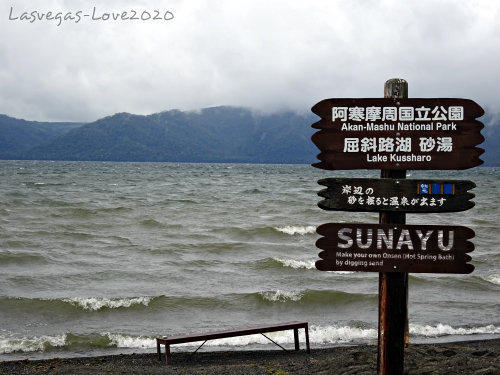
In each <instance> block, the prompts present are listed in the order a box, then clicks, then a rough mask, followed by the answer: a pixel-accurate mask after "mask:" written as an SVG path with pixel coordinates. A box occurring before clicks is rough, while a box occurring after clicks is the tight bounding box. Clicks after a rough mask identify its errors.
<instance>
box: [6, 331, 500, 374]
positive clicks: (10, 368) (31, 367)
mask: <svg viewBox="0 0 500 375" xmlns="http://www.w3.org/2000/svg"><path fill="white" fill-rule="evenodd" d="M162 359H163V358H162ZM172 359H173V365H171V366H166V365H165V362H164V361H163V360H162V362H160V361H158V359H157V358H156V353H155V352H154V350H152V351H151V352H149V353H141V354H117V355H105V356H97V357H73V358H52V359H43V360H28V359H25V360H17V361H4V362H0V375H7V374H8V375H10V374H16V375H17V374H26V375H30V374H61V375H62V374H129V373H130V374H204V375H210V374H231V375H232V374H235V375H243V374H270V375H292V374H304V375H305V374H374V373H376V361H377V347H376V345H357V346H338V347H331V348H321V349H315V348H314V347H313V348H312V349H311V354H310V355H308V354H307V353H306V352H305V350H300V351H299V352H295V351H288V352H284V351H282V350H248V351H244V350H243V351H241V350H240V351H236V350H234V351H206V352H198V353H196V354H195V355H194V356H193V355H191V353H189V352H174V353H173V356H172ZM405 369H406V371H407V373H408V374H474V375H498V374H500V338H495V339H485V340H475V341H455V342H447V343H433V344H410V346H409V348H407V349H406V351H405Z"/></svg>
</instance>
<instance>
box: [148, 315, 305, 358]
mask: <svg viewBox="0 0 500 375" xmlns="http://www.w3.org/2000/svg"><path fill="white" fill-rule="evenodd" d="M302 328H303V329H304V331H305V336H306V337H305V338H306V350H307V353H309V352H310V348H309V325H308V323H307V322H287V323H279V324H267V325H261V326H254V327H249V328H240V329H232V330H226V331H216V332H206V333H199V334H189V335H175V336H165V337H159V338H157V339H156V350H157V354H158V359H160V360H161V348H160V345H165V354H166V356H165V357H166V362H167V364H170V363H171V354H170V345H173V344H182V343H187V342H197V341H207V340H215V339H222V338H226V337H237V336H246V335H254V334H259V333H261V334H262V333H264V332H266V333H267V332H277V331H286V330H289V329H293V336H294V342H295V350H299V334H298V330H299V329H302ZM266 337H267V336H266ZM271 341H272V340H271ZM273 342H274V341H273ZM275 344H276V343H275ZM277 345H278V344H277ZM202 346H203V344H202Z"/></svg>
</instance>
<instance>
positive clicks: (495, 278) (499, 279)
mask: <svg viewBox="0 0 500 375" xmlns="http://www.w3.org/2000/svg"><path fill="white" fill-rule="evenodd" d="M485 280H486V281H489V282H490V283H492V284H496V285H500V274H498V273H495V274H493V275H489V276H487V277H485Z"/></svg>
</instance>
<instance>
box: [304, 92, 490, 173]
mask: <svg viewBox="0 0 500 375" xmlns="http://www.w3.org/2000/svg"><path fill="white" fill-rule="evenodd" d="M312 111H313V112H314V113H315V114H317V115H319V116H320V117H321V120H320V121H318V122H317V123H315V124H313V127H314V128H318V129H321V130H320V131H319V132H317V133H315V134H314V135H313V136H312V141H313V142H314V144H315V145H316V146H317V147H318V148H319V149H320V151H321V153H320V154H319V155H318V159H319V160H320V162H319V163H316V164H313V166H315V167H317V168H322V169H385V170H389V169H394V170H405V169H467V168H472V167H475V166H478V165H480V164H482V160H480V159H479V156H480V155H481V154H482V153H483V152H484V150H483V149H481V148H478V147H476V146H477V145H479V144H480V143H482V142H483V141H484V137H483V136H482V135H481V133H480V131H481V129H482V128H483V127H484V125H483V124H482V123H481V122H479V121H477V120H475V118H477V117H479V116H482V115H483V114H484V111H483V109H482V108H481V107H480V106H479V105H477V104H476V103H475V102H473V101H471V100H467V99H452V98H445V99H439V98H437V99H392V98H380V99H377V98H372V99H326V100H323V101H321V102H319V103H318V104H316V105H315V106H314V107H313V108H312Z"/></svg>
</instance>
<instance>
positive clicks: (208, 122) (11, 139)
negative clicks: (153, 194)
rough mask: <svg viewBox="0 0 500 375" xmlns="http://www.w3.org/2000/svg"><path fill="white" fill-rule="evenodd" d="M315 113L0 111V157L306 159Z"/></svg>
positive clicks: (494, 147)
mask: <svg viewBox="0 0 500 375" xmlns="http://www.w3.org/2000/svg"><path fill="white" fill-rule="evenodd" d="M317 119H318V118H317V117H316V116H315V115H314V114H312V113H308V114H297V113H295V112H292V111H282V112H276V113H270V114H265V113H258V112H255V111H252V110H251V109H248V108H244V107H232V106H218V107H209V108H203V109H201V110H198V111H181V110H177V109H172V110H167V111H162V112H158V113H153V114H149V115H136V114H132V113H128V112H120V113H115V114H114V115H110V116H106V117H103V118H100V119H98V120H96V121H93V122H90V123H73V122H60V123H59V122H57V123H56V122H52V123H51V122H36V121H26V120H22V119H15V118H12V117H8V116H6V115H0V159H25V160H75V161H156V162H227V163H308V164H309V163H313V162H316V155H317V154H318V152H319V150H318V149H317V148H316V147H315V146H314V144H313V143H312V142H311V140H310V137H311V135H312V134H313V133H314V132H315V130H314V129H312V128H311V124H312V123H314V122H316V121H317ZM483 121H484V122H485V123H492V118H488V117H487V116H485V119H483ZM499 130H500V126H499V125H498V124H496V125H494V126H491V125H490V126H487V127H485V129H484V130H483V134H484V135H485V138H486V142H485V143H483V144H482V145H481V147H484V148H485V149H486V153H485V154H484V155H483V157H482V159H483V160H485V164H484V165H485V166H486V165H490V166H491V165H497V166H498V165H500V131H499Z"/></svg>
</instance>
